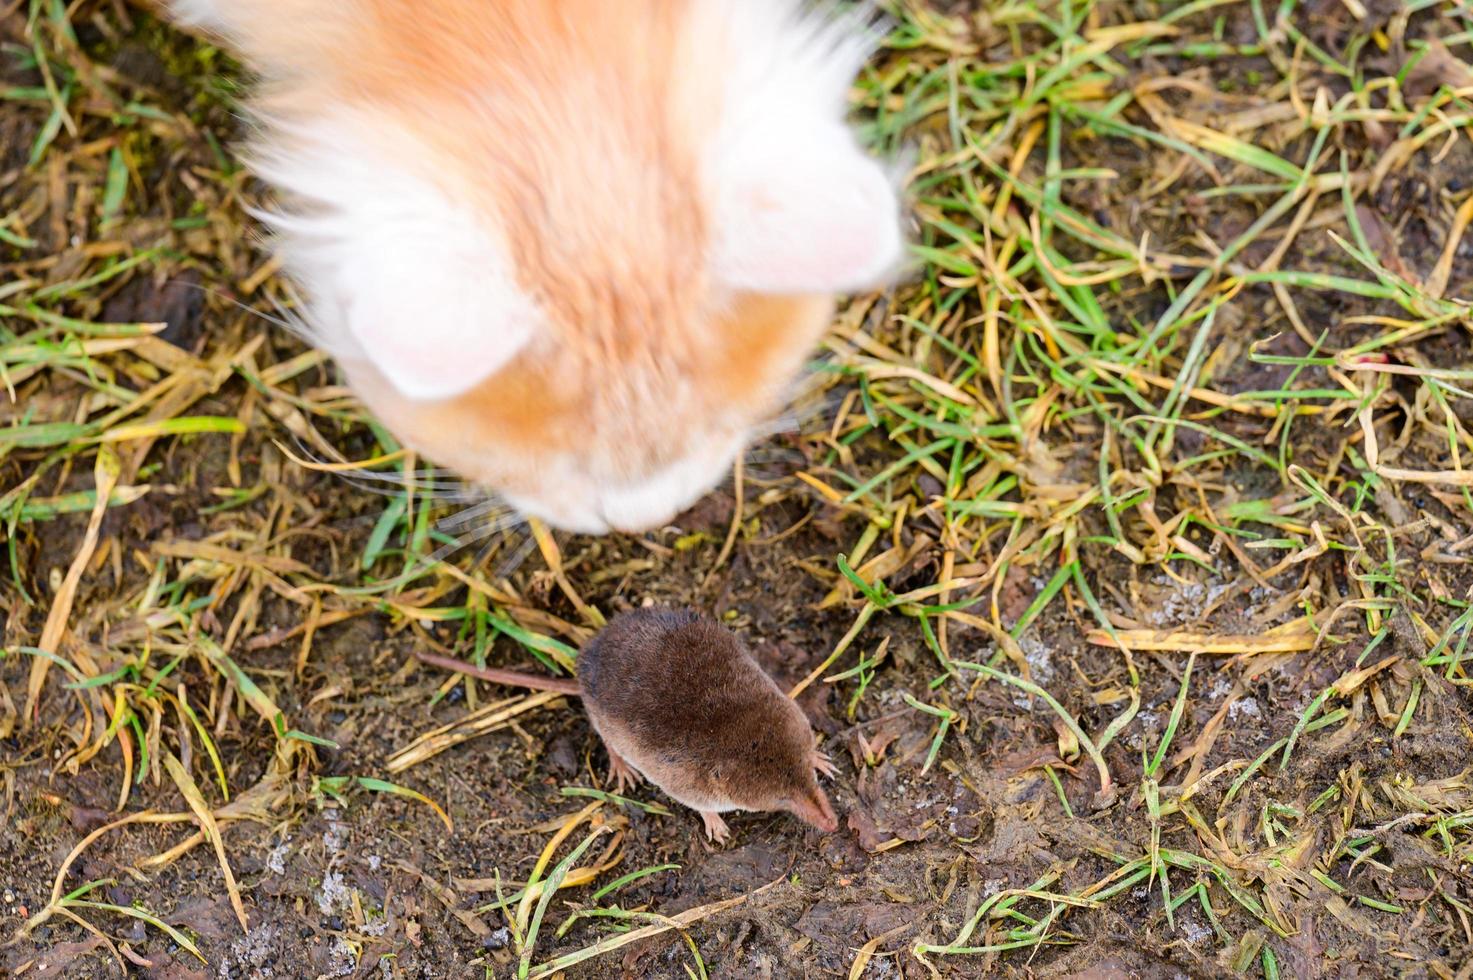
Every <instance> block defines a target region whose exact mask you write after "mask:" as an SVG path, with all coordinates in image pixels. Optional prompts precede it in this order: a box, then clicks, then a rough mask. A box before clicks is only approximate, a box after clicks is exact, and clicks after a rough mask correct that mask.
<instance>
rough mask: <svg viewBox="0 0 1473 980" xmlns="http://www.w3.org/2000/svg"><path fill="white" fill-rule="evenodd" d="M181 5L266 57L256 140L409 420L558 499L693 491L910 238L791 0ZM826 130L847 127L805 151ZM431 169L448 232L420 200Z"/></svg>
mask: <svg viewBox="0 0 1473 980" xmlns="http://www.w3.org/2000/svg"><path fill="white" fill-rule="evenodd" d="M733 2H740V3H747V4H751V5H753V6H751V7H749V8H748V9H746V10H739V9H738V8H736V7H732V6H731V3H733ZM174 7H175V10H176V12H177V13H180V14H181V15H183V16H185V17H186V18H189V17H191V16H192V17H194V18H195V19H196V20H197V21H198V22H200V23H202V24H203V25H204V26H205V27H206V28H207V29H210V30H214V31H216V32H218V33H220V34H222V35H223V36H224V37H225V38H226V39H227V40H229V41H230V42H231V43H232V44H233V45H234V46H235V47H236V48H237V49H238V50H239V51H240V52H241V53H242V54H243V56H244V57H245V59H246V60H247V62H248V63H250V64H251V65H253V66H254V67H255V68H256V69H257V70H258V71H259V72H260V73H261V75H262V79H263V82H262V88H261V91H260V93H259V97H258V100H257V110H258V113H259V116H260V118H261V120H262V122H263V126H262V134H261V137H260V139H259V141H258V144H257V151H256V152H257V157H258V159H259V161H260V163H261V166H260V170H261V172H262V173H263V174H264V175H265V176H267V177H268V179H272V180H274V181H275V182H277V183H278V184H279V185H281V186H282V188H283V191H284V192H285V196H286V198H287V200H288V217H287V218H286V219H283V220H282V222H281V224H282V234H283V236H284V237H285V238H286V239H287V241H286V246H285V254H286V256H287V258H288V268H289V270H292V271H293V272H294V273H295V274H296V275H297V276H298V278H299V280H300V281H301V284H302V286H303V289H304V291H305V292H306V293H307V300H308V301H309V304H314V303H315V304H316V305H315V306H314V305H309V307H308V309H309V311H310V312H309V326H310V327H311V328H313V330H314V332H315V334H316V339H318V340H319V341H320V342H322V343H323V345H324V346H325V347H326V348H327V349H328V350H329V351H330V352H332V353H333V354H335V355H336V356H337V357H338V359H339V361H340V362H341V363H342V365H343V367H344V369H345V370H346V372H347V375H348V378H349V381H350V383H351V384H352V386H353V388H354V390H355V391H356V393H357V394H358V395H359V396H360V397H361V398H362V399H363V401H364V402H365V403H366V404H367V405H368V407H369V408H370V409H371V410H372V411H373V412H374V413H375V414H376V415H377V416H378V417H379V418H380V420H381V421H382V422H383V423H384V424H385V425H386V426H387V427H388V428H389V429H390V430H391V431H392V432H394V433H395V434H396V435H397V436H398V437H399V438H400V439H401V440H403V441H404V442H406V443H407V444H409V445H411V446H413V447H414V448H415V449H417V450H419V451H420V452H421V453H422V454H423V455H425V456H426V457H428V458H430V459H431V460H434V461H436V462H439V463H442V464H444V465H447V466H449V467H451V468H453V469H455V470H456V471H458V472H459V473H460V474H461V475H462V476H464V477H466V478H468V479H470V480H472V481H475V482H477V483H480V484H484V485H486V486H488V487H490V488H494V489H495V490H498V491H500V492H502V493H503V494H504V495H505V496H506V497H507V498H508V499H509V500H510V501H511V502H512V503H514V504H515V505H517V506H518V507H520V508H521V509H523V510H525V511H526V512H528V513H531V514H534V515H536V516H540V517H543V518H545V519H547V520H549V521H550V522H551V523H553V524H555V525H560V526H563V527H568V528H573V529H578V530H586V531H603V530H607V529H609V528H611V527H612V528H619V529H627V530H640V529H643V528H646V527H649V526H653V525H656V524H660V523H663V522H665V521H667V520H668V519H669V518H670V517H671V516H673V515H674V513H675V512H676V511H677V510H678V509H679V508H682V507H684V506H686V505H688V504H689V503H691V502H693V500H694V498H695V496H698V495H699V494H700V493H701V492H704V490H705V489H706V488H707V487H709V486H710V485H711V484H712V483H714V482H716V481H717V480H719V479H720V477H721V476H722V474H723V473H724V471H725V469H726V468H727V467H728V466H729V465H730V462H731V459H732V456H733V455H734V454H735V453H736V452H738V451H739V450H740V448H741V446H742V445H743V443H744V440H745V438H746V436H747V434H748V432H749V431H750V430H751V429H752V427H753V426H754V425H755V424H757V423H758V422H760V421H761V420H762V419H763V418H764V417H765V416H766V415H768V414H769V413H771V412H772V411H774V410H775V409H776V408H777V407H779V405H780V403H781V400H782V398H783V397H784V394H785V391H786V386H787V385H788V383H789V382H790V381H791V379H792V378H793V376H794V375H795V374H796V373H797V371H798V370H799V368H800V366H801V364H802V361H803V359H804V357H805V356H806V355H807V354H808V353H809V352H810V351H811V350H812V349H813V347H814V345H815V344H816V342H817V341H818V339H819V338H820V336H821V334H822V332H823V330H824V328H825V325H826V323H827V322H828V319H829V317H830V315H831V313H832V294H833V292H834V291H835V290H836V289H838V288H844V287H848V286H850V285H863V284H865V283H864V282H862V281H861V280H866V279H870V280H873V279H877V278H879V275H878V274H879V273H883V272H884V271H886V270H887V269H888V268H889V267H890V266H891V265H893V264H894V259H895V255H894V254H891V253H893V252H895V251H896V249H897V248H898V242H899V237H898V231H897V229H896V225H897V222H898V213H897V209H896V208H895V207H894V202H893V199H890V200H888V201H887V200H885V199H884V198H883V195H882V194H880V192H879V191H877V190H876V189H875V188H876V186H877V185H875V184H874V180H873V177H874V174H872V173H871V172H870V171H869V170H866V169H864V168H866V167H871V168H872V167H873V165H872V164H869V162H868V161H867V160H865V159H863V158H862V157H859V156H858V154H857V150H855V149H854V148H853V146H852V141H850V142H849V144H848V145H847V146H846V145H845V144H844V142H843V139H845V138H847V137H844V138H840V137H838V136H836V135H835V133H836V132H837V131H832V132H831V131H830V130H829V129H826V128H823V125H826V123H824V122H823V120H822V119H821V118H820V117H822V116H824V114H825V113H826V111H827V109H826V108H825V106H826V103H823V104H820V103H819V102H817V101H815V103H814V106H815V107H814V108H813V109H812V110H811V111H810V110H809V109H808V108H807V107H806V103H805V102H804V99H807V98H809V97H810V93H807V92H804V91H802V89H804V88H805V87H807V85H808V83H807V81H806V79H805V77H804V76H803V75H802V74H801V71H799V69H797V68H793V67H791V66H792V65H794V64H798V65H801V64H802V59H803V57H804V55H803V50H804V49H803V48H802V47H801V45H803V44H808V45H813V46H818V45H829V46H830V47H834V48H835V49H836V50H838V51H839V54H836V55H834V58H835V59H838V58H839V57H840V56H841V55H842V56H843V57H845V58H852V57H853V51H852V50H849V49H846V48H842V45H843V44H850V45H851V47H852V42H850V41H846V40H845V39H844V36H842V35H839V34H834V33H826V32H825V29H820V28H818V27H816V26H815V24H816V22H815V21H813V20H811V19H805V18H803V17H801V16H800V15H798V14H797V13H796V8H795V5H794V4H792V3H789V2H787V0H334V2H332V3H324V2H321V0H175V3H174ZM780 30H790V31H791V32H792V36H791V37H787V36H779V35H778V34H777V32H778V31H780ZM743 31H746V32H747V33H746V34H743V33H742V32H743ZM803 32H807V33H806V34H804V33H803ZM756 44H770V45H771V46H772V48H773V50H772V52H771V53H770V54H763V53H761V52H758V53H754V54H751V55H750V56H749V55H748V54H747V53H745V49H744V48H737V47H735V46H736V45H746V46H749V47H750V46H752V45H756ZM783 45H793V46H794V47H793V53H792V54H785V53H784V52H786V51H787V50H788V49H787V48H785V47H783ZM759 55H760V56H761V57H770V58H771V61H772V68H771V71H770V72H769V73H768V75H764V74H763V72H764V67H763V65H764V63H762V62H760V61H756V63H755V64H754V65H752V66H749V67H748V68H747V71H748V73H749V74H751V75H753V77H754V78H755V79H756V83H757V89H758V90H759V91H761V86H762V84H765V82H763V79H764V78H766V77H769V75H770V76H773V77H777V78H778V81H776V82H773V84H772V88H773V91H772V92H771V93H769V94H766V95H762V96H761V97H760V98H758V97H756V96H754V97H753V102H752V104H751V105H748V104H746V102H745V100H746V99H747V96H746V95H743V94H734V90H733V87H732V85H733V82H732V79H731V77H730V73H731V72H733V71H737V72H739V71H741V70H742V61H741V59H743V58H747V57H751V58H752V59H754V60H755V59H757V58H758V57H759ZM847 70H851V71H852V66H847ZM788 71H793V72H795V73H796V80H795V81H794V82H793V83H791V84H787V85H786V88H785V86H784V83H783V78H784V77H785V76H784V75H783V73H784V72H788ZM813 71H814V74H815V76H819V75H822V78H823V79H825V80H827V81H828V83H830V84H832V79H828V75H829V74H832V73H833V72H832V68H831V66H829V64H828V63H827V62H825V61H824V60H823V59H822V58H820V57H815V59H814V69H813ZM825 73H827V74H825ZM847 80H848V79H847V78H844V79H842V81H843V82H847ZM813 84H814V85H815V86H816V85H817V84H818V83H817V82H816V81H815V82H814V83H813ZM789 89H791V90H792V91H788V90H789ZM815 98H816V97H815ZM764 100H765V101H764ZM794 107H796V108H794ZM787 114H791V115H792V119H791V120H789V119H788V118H787ZM810 115H811V116H812V118H813V122H812V123H811V124H810V122H809V117H810ZM769 118H771V119H773V120H776V122H775V123H769V121H768V120H769ZM810 130H811V131H812V132H814V133H819V132H820V131H821V133H822V137H823V139H827V140H829V141H830V143H832V149H830V148H829V144H828V143H825V144H822V145H820V144H819V142H818V138H819V137H818V136H815V137H814V140H815V142H814V145H815V147H818V149H815V150H814V151H813V152H812V153H810V154H807V155H806V156H805V153H804V146H803V143H804V140H805V139H806V138H807V137H806V133H807V132H809V131H810ZM778 136H781V137H782V141H780V140H779V139H778V138H777V137H778ZM783 141H786V144H787V145H784V143H783ZM768 142H771V143H772V144H773V146H772V147H771V148H770V151H769V150H768V148H767V147H766V143H768ZM789 152H791V153H792V154H793V160H794V163H793V166H792V168H791V169H792V170H793V171H795V172H796V173H797V174H798V176H797V177H792V178H790V177H789V172H788V170H785V169H784V168H785V167H787V163H786V162H785V161H784V160H783V159H782V158H783V156H784V155H785V154H788V153H789ZM764 154H765V155H764ZM825 154H828V156H832V157H833V160H834V165H833V172H832V176H831V178H830V177H829V174H828V172H827V169H826V168H827V167H828V156H825ZM748 157H750V158H751V160H752V163H751V164H750V165H748V164H747V163H744V162H741V161H746V160H747V158H748ZM732 161H737V162H732ZM380 171H381V172H382V176H380ZM769 172H770V176H769V175H768V174H769ZM875 173H878V171H875ZM830 180H831V181H832V182H833V183H834V184H835V185H836V186H835V187H828V186H825V184H826V183H828V182H829V181H830ZM804 181H807V183H806V184H805V183H804ZM846 181H847V182H848V183H850V184H852V185H853V187H852V188H850V187H847V186H846ZM809 185H813V186H811V187H810V186H809ZM349 188H351V189H352V190H351V194H350V193H349ZM419 195H423V196H424V199H425V200H426V201H428V202H430V205H431V206H430V207H429V210H427V211H426V214H427V215H428V214H430V213H431V212H433V213H435V214H439V213H440V210H437V209H441V210H443V213H444V215H445V217H444V218H443V219H442V224H446V225H453V227H454V229H455V231H453V232H449V233H447V234H446V236H445V237H446V238H447V239H448V240H449V242H450V244H442V243H441V241H440V238H441V236H440V234H439V232H438V231H437V230H436V229H437V227H438V226H437V225H436V224H435V223H434V221H433V219H432V218H431V217H428V216H427V217H425V218H424V225H425V227H420V223H419V222H417V219H416V213H415V212H414V210H413V209H414V206H413V205H412V204H411V205H405V210H408V211H410V213H407V214H406V213H401V212H400V211H396V210H395V201H396V200H398V199H399V198H402V199H403V200H406V201H410V202H414V201H417V200H419ZM805 195H806V196H805ZM824 195H833V196H834V200H835V201H836V202H837V204H836V205H835V206H834V207H833V208H829V207H827V205H825V204H823V201H824V200H826V199H825V198H824ZM815 202H817V203H815ZM360 206H361V207H362V208H363V209H364V210H363V212H362V213H361V214H360V213H359V212H358V209H359V208H360ZM325 211H331V212H333V216H332V217H330V218H324V217H323V212H325ZM789 212H791V218H792V220H788V219H789ZM314 222H315V223H314ZM401 227H402V228H404V229H405V231H404V232H403V233H402V234H401V233H400V231H399V230H398V229H400V228H401ZM441 248H443V249H444V250H445V254H444V255H443V256H442V255H440V254H439V253H438V252H437V250H438V249H441ZM808 265H811V266H812V271H811V272H809V271H807V266H808ZM403 269H408V270H411V271H412V272H414V274H415V278H414V279H413V281H410V280H409V279H408V278H407V277H408V275H409V274H408V273H404V275H405V276H406V280H405V281H404V282H402V283H400V282H399V281H398V279H397V278H396V277H397V276H399V275H400V274H401V273H400V270H403ZM483 269H484V270H485V275H486V287H485V289H484V290H481V289H478V288H477V286H476V282H475V280H476V277H477V275H478V274H479V273H480V271H481V270H483ZM866 269H867V270H868V271H867V272H866V271H864V270H866ZM856 277H857V278H856ZM851 279H855V281H853V282H851V281H850V280H851ZM416 292H418V293H419V294H418V295H416ZM483 365H484V369H483ZM442 379H443V384H442V383H441V381H442Z"/></svg>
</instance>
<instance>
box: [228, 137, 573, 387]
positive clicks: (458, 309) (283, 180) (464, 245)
mask: <svg viewBox="0 0 1473 980" xmlns="http://www.w3.org/2000/svg"><path fill="white" fill-rule="evenodd" d="M304 133H305V135H303V133H296V134H293V135H295V136H296V137H298V138H297V139H296V140H291V139H284V140H283V141H282V142H281V143H280V144H278V145H276V146H271V147H267V148H266V149H265V150H264V151H263V152H262V153H260V154H259V155H258V157H257V158H256V160H255V167H256V170H257V172H258V173H260V174H262V175H263V176H264V177H265V178H266V179H268V180H271V181H272V182H273V183H275V184H276V185H277V186H278V187H280V188H283V189H284V191H285V192H286V196H287V200H288V202H289V206H288V207H287V209H285V210H284V211H282V212H278V213H274V214H265V215H262V217H263V218H264V220H265V221H266V222H267V223H269V224H270V225H272V226H273V227H274V228H275V229H276V231H277V233H278V240H277V245H278V248H279V250H280V251H281V254H282V257H283V259H284V260H285V264H286V268H287V270H288V271H289V272H290V273H291V274H292V276H293V277H294V278H296V279H297V280H298V281H299V282H300V283H301V284H302V286H303V287H304V292H305V293H306V294H307V296H308V297H310V302H311V304H312V305H311V307H310V309H311V311H312V315H311V317H310V319H309V322H308V323H307V324H306V328H307V331H308V333H309V335H310V339H311V340H312V341H313V342H314V343H317V344H319V345H321V346H322V347H324V348H325V349H326V350H328V351H329V352H330V353H332V354H333V355H334V356H336V357H338V358H339V359H340V360H343V361H345V362H348V363H350V364H351V362H353V361H360V362H361V361H366V362H368V363H369V364H370V365H371V366H372V367H373V368H374V369H375V370H376V371H377V372H378V373H379V374H381V375H382V376H383V377H384V378H385V379H386V380H387V381H388V382H389V383H390V384H391V385H393V387H394V388H395V389H397V390H398V391H399V392H400V393H401V394H403V395H405V396H406V397H409V398H415V399H424V400H437V399H445V398H453V397H455V396H456V395H461V394H464V393H465V392H467V391H469V390H470V389H472V388H474V387H475V386H476V385H477V384H478V383H480V382H481V381H484V380H485V379H487V378H489V377H491V376H492V375H494V374H495V373H497V372H498V371H500V370H501V369H502V368H503V367H505V366H506V365H507V364H509V363H510V362H511V361H512V360H513V359H514V358H516V357H517V356H518V355H519V354H521V353H522V351H523V350H524V349H525V348H526V347H527V345H528V344H529V343H530V342H531V341H532V339H533V338H534V337H535V336H536V335H537V334H538V332H539V331H540V329H541V325H542V323H543V322H544V321H543V316H542V313H541V311H540V309H539V308H538V306H537V304H536V302H535V301H534V300H533V299H532V298H531V297H529V296H528V295H527V294H526V293H525V292H523V291H522V289H521V288H520V287H519V286H518V285H517V283H516V281H515V274H514V267H513V263H512V259H511V256H510V255H509V254H508V251H507V249H506V247H505V245H504V243H503V242H502V240H501V237H500V232H499V228H498V226H497V224H496V223H495V222H494V221H492V220H491V218H490V216H488V215H487V214H486V213H485V212H484V211H483V210H482V209H480V208H477V207H475V206H473V205H472V204H471V203H470V202H468V201H461V200H457V199H455V198H454V197H452V195H451V194H450V193H449V192H447V191H446V190H444V189H442V188H441V187H439V186H438V185H437V184H436V183H434V182H431V181H429V180H426V179H424V178H422V177H419V176H416V175H413V174H411V173H408V172H407V171H405V170H403V169H400V168H396V167H394V166H392V165H390V164H389V163H388V162H387V161H385V160H383V159H382V158H380V157H375V155H374V154H373V153H371V152H368V151H367V150H363V149H361V144H360V142H357V141H354V140H353V137H352V136H351V134H350V133H349V132H348V131H347V130H346V129H344V128H343V127H341V126H336V125H332V124H330V123H323V124H322V125H321V126H318V127H315V128H312V129H310V130H304Z"/></svg>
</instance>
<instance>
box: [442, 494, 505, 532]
mask: <svg viewBox="0 0 1473 980" xmlns="http://www.w3.org/2000/svg"><path fill="white" fill-rule="evenodd" d="M509 513H511V508H510V507H508V506H507V505H506V503H505V502H504V501H502V500H501V499H500V498H498V497H492V498H490V499H487V500H483V501H481V502H480V503H477V504H472V505H471V506H469V507H467V508H465V509H464V510H462V511H460V512H459V513H456V514H451V515H450V516H449V517H445V518H442V519H441V520H439V521H436V522H435V530H437V531H441V532H444V533H446V534H451V533H454V532H455V531H456V530H457V529H459V528H462V527H465V526H466V525H467V524H471V523H474V522H475V521H478V520H480V519H482V518H485V517H489V518H490V519H491V520H492V521H493V522H495V521H499V520H500V519H501V518H503V517H505V516H506V515H507V514H509Z"/></svg>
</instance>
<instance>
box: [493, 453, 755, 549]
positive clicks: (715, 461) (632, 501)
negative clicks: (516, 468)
mask: <svg viewBox="0 0 1473 980" xmlns="http://www.w3.org/2000/svg"><path fill="white" fill-rule="evenodd" d="M745 444H746V439H745V437H742V438H737V439H734V440H731V441H729V442H727V443H725V444H724V445H719V446H717V447H716V448H715V449H713V450H709V451H699V452H696V453H692V454H691V455H689V456H687V457H685V458H684V459H681V460H678V461H676V462H675V463H673V464H671V465H670V466H667V467H665V468H664V469H662V470H659V471H657V472H656V473H654V474H652V475H650V476H648V477H645V478H643V479H639V480H635V481H633V482H630V483H606V484H602V485H600V484H598V483H596V482H594V481H591V480H590V481H588V482H587V483H586V484H585V485H584V487H583V488H582V490H581V492H577V491H575V492H572V493H567V492H564V493H548V492H543V493H540V494H538V495H536V496H531V495H529V496H526V497H522V496H520V495H518V494H516V493H506V492H503V493H502V496H503V498H504V499H505V500H506V502H507V503H508V504H510V505H511V506H512V507H513V508H515V509H516V510H517V511H518V512H519V513H521V514H523V515H525V516H528V517H535V518H537V519H539V520H541V521H543V522H545V523H547V524H549V525H551V526H553V527H556V528H558V529H560V530H564V531H572V532H574V533H577V534H608V533H609V532H611V531H617V532H621V533H624V534H640V533H643V532H646V531H654V530H658V529H660V528H663V527H666V526H668V525H669V524H670V523H671V522H672V521H674V520H675V518H676V517H678V516H679V515H680V514H681V513H682V512H683V511H685V510H686V509H687V508H689V507H691V506H692V505H693V504H695V503H696V501H698V500H700V499H701V498H702V497H704V496H705V495H706V494H707V493H708V492H709V491H710V490H712V489H713V488H714V487H715V486H717V485H718V484H719V483H720V482H721V481H722V480H723V479H724V478H725V476H726V474H727V472H728V471H729V470H730V468H731V465H732V462H733V461H734V460H735V459H736V455H737V453H739V452H741V450H742V448H743V447H744V446H745Z"/></svg>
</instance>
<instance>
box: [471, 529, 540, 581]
mask: <svg viewBox="0 0 1473 980" xmlns="http://www.w3.org/2000/svg"><path fill="white" fill-rule="evenodd" d="M525 526H526V525H525V522H524V523H523V524H522V525H520V527H521V528H522V529H523V531H522V533H523V537H522V542H521V543H520V544H519V545H517V550H516V551H513V552H512V553H511V554H510V555H508V556H506V557H505V558H504V559H502V560H501V562H500V563H499V564H497V566H496V571H495V572H493V573H492V574H491V577H492V579H493V580H500V579H504V578H506V577H508V576H510V575H511V574H512V573H513V572H515V571H516V570H517V569H518V568H521V567H522V562H524V561H526V560H527V556H528V555H530V554H532V551H533V549H534V548H536V547H537V539H536V538H534V537H533V536H532V535H530V534H527V533H526V531H525V530H524V529H525ZM484 560H485V559H484V558H483V559H482V561H484Z"/></svg>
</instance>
